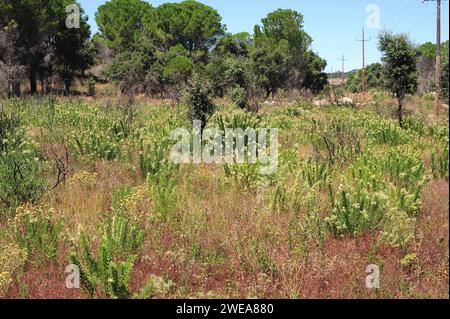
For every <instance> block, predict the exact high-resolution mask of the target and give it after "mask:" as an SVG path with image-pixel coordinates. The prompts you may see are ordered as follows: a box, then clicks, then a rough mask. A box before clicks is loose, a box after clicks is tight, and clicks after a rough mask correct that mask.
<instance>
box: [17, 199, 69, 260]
mask: <svg viewBox="0 0 450 319" xmlns="http://www.w3.org/2000/svg"><path fill="white" fill-rule="evenodd" d="M14 226H15V227H14V235H15V238H16V240H17V242H18V243H19V245H20V247H21V248H22V249H25V250H26V252H27V254H28V256H29V257H32V256H45V257H47V258H49V259H50V260H53V261H54V260H56V253H57V249H58V240H59V237H60V234H61V231H62V228H63V222H62V221H58V222H55V221H54V220H53V214H52V211H51V210H50V211H46V212H45V211H43V210H42V209H40V208H37V209H36V208H33V207H30V206H24V207H20V208H18V209H17V214H16V216H15V218H14Z"/></svg>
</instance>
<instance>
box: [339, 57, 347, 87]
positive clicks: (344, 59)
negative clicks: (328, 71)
mask: <svg viewBox="0 0 450 319" xmlns="http://www.w3.org/2000/svg"><path fill="white" fill-rule="evenodd" d="M338 60H339V61H342V85H344V79H345V75H344V71H345V61H347V60H348V59H346V58H345V55H344V54H343V55H342V58H339V59H338Z"/></svg>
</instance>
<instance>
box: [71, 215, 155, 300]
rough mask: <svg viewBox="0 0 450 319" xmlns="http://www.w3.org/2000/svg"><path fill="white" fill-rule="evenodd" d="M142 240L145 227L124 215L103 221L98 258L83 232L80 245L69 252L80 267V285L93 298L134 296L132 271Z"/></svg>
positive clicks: (75, 263) (73, 261) (72, 260)
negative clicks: (140, 226) (131, 282)
mask: <svg viewBox="0 0 450 319" xmlns="http://www.w3.org/2000/svg"><path fill="white" fill-rule="evenodd" d="M143 240H144V232H143V230H141V229H139V228H138V227H137V226H135V225H130V223H129V222H128V220H127V219H126V218H124V217H119V216H114V217H113V218H112V220H111V221H107V222H105V224H104V233H103V238H102V240H101V241H100V244H99V247H98V254H97V258H95V257H94V255H93V251H92V250H91V246H90V243H89V241H88V239H87V237H86V235H85V233H84V231H81V232H80V238H79V247H78V249H76V250H74V251H72V252H70V253H69V260H70V262H71V263H72V264H74V265H76V266H78V267H79V269H80V281H81V285H82V286H83V288H84V289H85V290H86V291H87V293H88V294H89V295H90V296H91V297H94V296H97V297H103V296H107V297H109V298H119V299H123V298H130V297H131V296H132V295H133V293H132V292H131V291H130V288H129V284H130V279H131V272H132V269H133V265H134V263H135V261H136V258H137V256H138V254H139V252H140V249H141V247H142V243H143ZM77 251H78V252H77ZM138 294H139V293H138ZM139 295H140V296H141V297H142V295H141V294H139ZM147 297H148V296H147Z"/></svg>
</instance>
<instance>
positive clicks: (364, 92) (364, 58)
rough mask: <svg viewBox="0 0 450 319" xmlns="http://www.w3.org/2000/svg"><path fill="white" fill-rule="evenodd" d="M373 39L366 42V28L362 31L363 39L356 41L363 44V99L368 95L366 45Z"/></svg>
mask: <svg viewBox="0 0 450 319" xmlns="http://www.w3.org/2000/svg"><path fill="white" fill-rule="evenodd" d="M371 40H372V38H370V39H368V40H366V39H365V38H364V28H363V31H362V39H361V40H359V39H356V41H359V42H362V94H363V97H365V95H366V61H365V60H366V54H365V43H366V42H369V41H371Z"/></svg>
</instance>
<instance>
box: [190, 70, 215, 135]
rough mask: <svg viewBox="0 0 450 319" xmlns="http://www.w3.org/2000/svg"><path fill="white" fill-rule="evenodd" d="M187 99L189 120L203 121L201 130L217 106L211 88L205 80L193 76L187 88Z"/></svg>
mask: <svg viewBox="0 0 450 319" xmlns="http://www.w3.org/2000/svg"><path fill="white" fill-rule="evenodd" d="M185 99H186V103H187V105H188V108H189V110H188V118H189V120H191V121H195V120H199V121H201V130H202V131H203V129H204V128H205V126H206V122H207V120H208V119H209V117H210V116H211V115H212V114H213V113H214V110H215V108H216V107H215V105H214V103H213V102H212V100H211V97H210V92H209V89H208V88H207V87H206V85H205V83H204V82H203V81H201V80H200V79H198V78H193V79H192V80H191V81H190V82H189V84H188V86H187V88H186V91H185Z"/></svg>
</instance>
